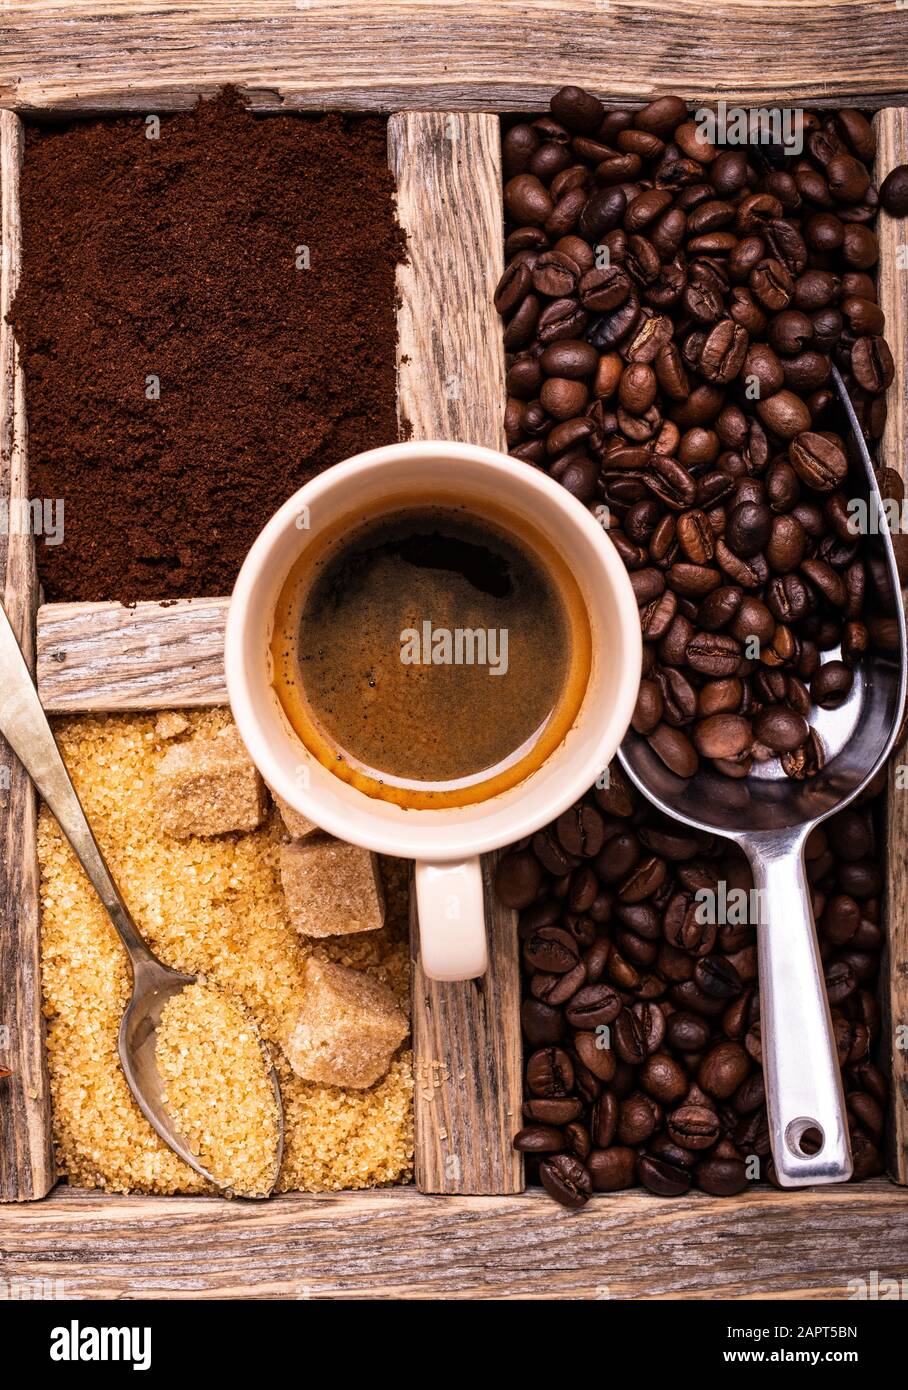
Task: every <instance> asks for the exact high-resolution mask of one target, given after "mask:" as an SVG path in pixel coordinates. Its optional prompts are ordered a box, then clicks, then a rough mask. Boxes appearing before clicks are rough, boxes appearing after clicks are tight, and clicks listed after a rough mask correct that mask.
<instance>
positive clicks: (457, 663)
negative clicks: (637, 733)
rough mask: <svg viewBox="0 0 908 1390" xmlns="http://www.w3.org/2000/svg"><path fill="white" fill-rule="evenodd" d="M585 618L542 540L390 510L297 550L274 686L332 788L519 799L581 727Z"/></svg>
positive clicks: (276, 640)
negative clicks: (335, 784)
mask: <svg viewBox="0 0 908 1390" xmlns="http://www.w3.org/2000/svg"><path fill="white" fill-rule="evenodd" d="M591 652H592V642H591V632H590V619H589V615H588V613H587V609H586V605H585V603H584V600H583V597H582V595H581V592H580V589H579V586H578V584H577V581H576V580H575V578H574V576H573V574H572V573H571V570H570V568H569V566H568V565H567V564H566V563H565V561H564V560H563V559H562V558H561V556H560V555H558V554H557V553H556V551H555V550H554V548H553V547H552V546H551V545H550V544H549V543H548V542H547V540H546V538H545V537H544V535H543V534H542V533H541V531H539V530H538V529H537V528H536V527H535V526H533V525H531V524H530V523H528V522H525V521H523V520H522V519H519V518H515V517H514V516H511V515H505V514H504V512H502V513H501V514H498V513H497V512H496V511H495V510H493V509H492V508H491V507H490V505H489V504H488V502H485V501H484V502H483V503H482V504H479V503H478V502H477V503H476V504H475V505H473V504H471V503H470V502H469V501H466V502H463V503H458V504H456V505H455V504H453V503H451V502H447V501H446V502H445V503H443V504H439V503H437V502H433V501H432V500H431V498H429V497H428V496H426V497H419V496H416V497H414V496H404V497H397V498H390V499H387V500H386V501H385V502H383V503H382V504H381V505H380V506H378V507H375V508H373V509H372V510H371V511H367V512H365V513H364V512H363V511H362V509H360V510H359V511H357V512H351V513H350V514H349V515H348V516H346V517H343V518H341V520H340V521H338V522H335V523H334V524H333V525H332V526H331V527H330V529H329V530H327V531H326V532H325V534H324V535H321V536H318V535H315V536H313V537H312V539H311V540H310V541H309V543H308V544H307V545H306V546H305V548H304V550H303V551H302V553H301V555H300V557H299V559H298V560H297V562H296V563H295V565H294V566H293V568H292V569H291V571H290V574H289V576H288V577H287V579H286V581H285V583H284V585H283V588H282V590H281V593H280V596H279V599H278V602H277V606H276V610H275V615H274V627H273V636H272V641H271V657H272V680H273V686H274V689H275V691H276V694H277V696H278V699H279V701H280V704H281V706H282V708H283V711H284V713H285V715H286V717H287V719H288V721H289V723H290V725H291V727H292V728H293V730H294V731H295V733H296V735H297V737H298V738H299V739H300V740H301V741H302V743H303V744H304V745H305V747H306V748H307V749H308V750H309V752H310V753H312V754H313V755H314V756H315V757H316V758H317V759H318V761H319V762H320V763H322V765H323V766H324V767H326V768H328V769H329V770H330V771H331V772H332V773H334V775H335V776H337V777H339V778H341V779H342V780H343V781H345V782H348V783H350V784H351V785H352V786H354V787H356V788H357V789H358V790H360V791H362V792H364V793H366V795H368V796H371V797H374V798H376V799H378V800H381V801H389V802H393V803H395V804H396V805H398V806H401V807H405V808H411V809H414V810H427V809H441V808H444V807H452V806H467V805H471V804H473V803H476V802H480V801H485V800H487V799H488V798H489V797H492V796H495V795H497V794H498V793H500V792H503V791H506V790H507V789H508V788H510V787H513V786H516V785H517V784H518V783H520V782H522V781H523V780H524V779H525V778H527V777H529V776H530V775H531V774H532V773H533V772H535V771H536V769H537V768H539V767H540V766H541V765H542V764H543V763H544V762H545V760H546V759H547V758H548V757H549V756H550V754H551V753H552V752H553V751H554V750H555V749H556V748H557V747H558V746H559V744H561V742H562V741H563V740H564V738H565V736H566V734H567V733H568V731H569V730H570V728H571V726H572V725H573V724H574V722H575V720H576V718H577V716H578V714H579V711H580V708H581V705H582V703H583V698H584V695H585V693H586V689H587V684H588V682H589V677H590V667H591Z"/></svg>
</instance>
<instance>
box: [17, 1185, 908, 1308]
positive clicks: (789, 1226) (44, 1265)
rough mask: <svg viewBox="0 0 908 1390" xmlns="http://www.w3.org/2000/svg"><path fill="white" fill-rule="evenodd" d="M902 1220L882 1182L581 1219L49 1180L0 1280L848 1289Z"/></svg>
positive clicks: (558, 1292) (475, 1292) (532, 1202)
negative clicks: (231, 1197) (76, 1186)
mask: <svg viewBox="0 0 908 1390" xmlns="http://www.w3.org/2000/svg"><path fill="white" fill-rule="evenodd" d="M906 1216H908V1193H906V1192H904V1191H902V1190H900V1189H899V1188H896V1187H893V1186H892V1185H891V1184H890V1183H887V1182H886V1181H885V1180H880V1181H875V1182H869V1183H861V1184H857V1185H855V1186H854V1187H826V1188H818V1189H815V1190H813V1191H810V1190H808V1189H804V1190H799V1191H795V1190H791V1191H788V1192H785V1193H782V1192H776V1191H774V1190H773V1189H771V1188H766V1187H761V1188H758V1189H756V1190H754V1191H752V1192H748V1193H746V1194H743V1195H742V1196H740V1197H735V1198H729V1199H725V1198H717V1197H707V1196H704V1195H703V1194H702V1193H696V1194H693V1195H688V1196H686V1197H679V1198H675V1199H673V1200H672V1201H668V1202H667V1201H662V1200H660V1199H659V1198H657V1197H653V1196H651V1195H650V1194H649V1193H644V1192H625V1193H619V1194H616V1195H615V1196H601V1197H597V1198H594V1199H593V1201H592V1202H590V1203H589V1204H588V1205H587V1206H586V1207H585V1208H584V1209H583V1211H582V1212H579V1213H568V1212H565V1211H564V1210H563V1209H562V1208H559V1207H556V1206H555V1204H554V1203H553V1202H551V1201H550V1200H549V1198H548V1197H545V1196H544V1195H542V1194H541V1193H539V1192H538V1191H534V1192H527V1193H525V1194H523V1195H522V1196H510V1197H427V1196H422V1195H421V1194H420V1193H418V1192H416V1191H414V1189H413V1188H397V1189H387V1190H383V1191H371V1192H348V1193H343V1194H331V1195H324V1196H317V1197H312V1196H287V1197H275V1198H272V1200H271V1201H270V1202H263V1203H256V1202H225V1201H223V1199H221V1198H202V1197H171V1198H157V1197H132V1198H130V1197H116V1196H101V1195H100V1194H97V1193H84V1192H73V1191H71V1190H70V1189H68V1188H66V1187H60V1188H58V1189H57V1190H56V1191H55V1192H54V1193H53V1194H52V1195H51V1196H50V1197H48V1198H47V1200H46V1201H44V1202H41V1203H40V1204H36V1205H33V1206H28V1207H8V1208H6V1209H5V1210H3V1211H0V1279H3V1280H6V1281H7V1282H8V1283H10V1284H11V1281H13V1280H23V1281H27V1280H31V1279H42V1280H51V1281H53V1280H61V1281H62V1284H61V1285H60V1286H59V1287H58V1290H57V1292H58V1294H59V1295H60V1296H62V1297H65V1298H76V1299H79V1298H87V1299H98V1298H116V1299H127V1300H128V1299H143V1298H167V1299H197V1298H206V1299H219V1298H234V1299H236V1298H256V1299H268V1298H275V1299H276V1298H282V1299H288V1298H305V1297H307V1296H308V1297H311V1298H331V1299H337V1298H363V1299H367V1298H368V1299H376V1298H378V1299H397V1298H420V1299H424V1298H433V1299H434V1298H469V1299H504V1298H539V1299H556V1298H557V1299H604V1298H611V1299H623V1298H634V1299H640V1298H643V1299H655V1298H792V1297H795V1298H799V1299H830V1298H847V1297H848V1296H849V1294H850V1293H851V1292H853V1286H851V1287H850V1286H849V1281H850V1280H854V1279H862V1278H863V1279H865V1280H866V1279H867V1278H868V1276H869V1275H870V1272H871V1271H872V1270H877V1271H879V1274H880V1277H881V1278H882V1277H887V1276H893V1275H894V1276H896V1277H897V1276H898V1275H899V1274H900V1273H903V1272H904V1270H905V1269H906V1267H908V1221H906ZM843 1251H847V1257H844V1258H843ZM200 1252H204V1256H203V1258H200ZM11 1287H12V1288H15V1285H12V1284H11ZM20 1287H21V1286H20ZM26 1287H27V1286H26ZM14 1296H15V1295H14Z"/></svg>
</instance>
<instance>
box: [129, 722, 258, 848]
mask: <svg viewBox="0 0 908 1390" xmlns="http://www.w3.org/2000/svg"><path fill="white" fill-rule="evenodd" d="M155 779H156V782H157V810H158V814H159V816H160V822H161V828H162V829H163V830H164V831H165V832H166V833H167V834H168V835H172V836H173V837H174V839H177V840H185V839H187V838H188V837H189V836H190V835H223V834H226V832H227V831H229V830H254V829H255V828H256V826H258V825H261V823H262V820H263V819H264V816H265V809H266V804H267V803H266V800H265V784H264V782H263V781H262V779H261V777H260V776H259V774H258V772H257V771H256V769H255V767H254V765H253V763H252V760H251V759H250V757H249V754H248V753H247V752H246V749H245V746H244V744H243V741H242V739H241V738H240V735H239V732H238V731H237V729H236V726H235V725H233V724H228V726H227V727H226V728H225V729H219V730H218V732H217V733H216V734H214V735H213V736H212V735H210V734H206V735H201V734H197V735H196V737H195V738H192V739H190V740H189V741H188V742H186V743H175V744H174V745H173V747H171V748H168V750H167V752H166V753H165V754H164V756H163V758H162V759H161V761H160V763H159V764H158V767H157V769H156V771H155Z"/></svg>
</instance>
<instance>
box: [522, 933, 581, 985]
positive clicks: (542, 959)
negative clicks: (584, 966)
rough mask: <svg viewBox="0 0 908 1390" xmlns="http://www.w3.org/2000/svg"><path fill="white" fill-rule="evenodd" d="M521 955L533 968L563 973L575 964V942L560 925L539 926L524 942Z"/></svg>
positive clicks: (557, 973)
mask: <svg viewBox="0 0 908 1390" xmlns="http://www.w3.org/2000/svg"><path fill="white" fill-rule="evenodd" d="M523 957H524V960H525V961H526V963H527V965H528V966H530V968H531V969H533V970H542V971H544V972H545V973H546V974H549V975H564V974H565V973H566V972H567V971H568V970H573V969H574V967H575V966H576V965H577V957H578V950H577V943H576V941H575V940H574V938H573V937H572V936H571V934H570V932H567V931H564V929H563V928H561V927H540V928H539V929H538V930H537V931H534V932H533V934H532V935H531V936H530V937H528V938H527V940H526V941H525V942H524V944H523Z"/></svg>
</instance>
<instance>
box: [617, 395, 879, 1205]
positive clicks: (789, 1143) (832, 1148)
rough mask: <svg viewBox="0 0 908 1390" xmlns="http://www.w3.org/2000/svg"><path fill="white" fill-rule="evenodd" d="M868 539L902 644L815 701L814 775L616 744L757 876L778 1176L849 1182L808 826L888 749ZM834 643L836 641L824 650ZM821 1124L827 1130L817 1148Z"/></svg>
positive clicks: (865, 461)
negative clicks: (884, 625) (883, 634)
mask: <svg viewBox="0 0 908 1390" xmlns="http://www.w3.org/2000/svg"><path fill="white" fill-rule="evenodd" d="M832 377H833V383H834V385H835V389H836V391H837V392H838V395H839V398H840V400H841V403H842V406H843V408H844V410H845V413H846V414H847V416H848V422H849V425H850V431H851V452H852V455H853V461H855V460H857V461H859V462H860V463H861V464H862V465H863V469H864V472H865V473H866V475H867V482H868V488H869V495H870V497H871V498H873V497H875V498H876V499H877V501H879V498H880V494H879V487H878V484H877V480H876V475H875V473H874V471H873V463H872V461H871V458H870V454H869V453H868V451H867V446H866V444H865V442H864V437H863V434H862V433H861V429H860V426H859V424H858V421H857V418H856V417H855V413H854V409H853V407H852V405H851V401H850V400H849V398H848V393H847V391H846V390H845V384H844V382H843V381H842V378H841V376H840V375H839V373H838V371H837V370H836V369H835V367H833V369H832ZM875 544H876V546H877V547H878V550H877V554H878V555H879V556H880V558H881V559H882V560H883V561H884V563H885V573H886V575H887V577H888V586H889V595H888V603H887V608H888V612H887V614H886V616H887V617H890V618H892V619H893V621H894V623H895V625H896V628H897V632H898V651H897V653H896V652H895V651H893V652H892V653H891V654H890V653H886V652H880V651H878V650H875V651H872V652H870V653H869V654H868V655H867V656H866V657H864V658H863V660H862V661H861V662H860V664H859V665H858V666H857V668H856V669H855V673H854V677H855V678H854V685H853V687H852V690H851V693H850V695H849V696H848V698H847V699H846V700H845V702H844V703H843V704H842V705H840V706H839V707H838V708H837V709H834V710H822V709H816V708H814V709H813V710H812V711H811V716H810V722H811V724H812V725H813V727H814V728H815V729H816V730H817V732H818V734H819V735H820V738H821V740H822V742H823V746H824V749H825V754H826V762H825V766H824V767H823V769H822V771H820V772H819V773H818V774H817V775H816V776H814V777H811V778H808V779H807V780H805V781H803V782H798V781H792V780H791V779H789V778H788V777H786V775H785V773H784V772H783V771H782V770H781V767H780V766H779V764H778V762H777V761H773V762H770V763H764V764H761V765H759V766H758V767H755V769H754V771H753V773H751V775H749V776H748V777H747V778H743V779H741V780H740V781H737V780H733V779H731V778H727V777H723V776H722V775H721V774H719V773H716V772H709V771H702V772H699V773H697V774H696V775H695V776H694V777H691V778H690V779H688V780H684V779H682V778H680V777H678V776H676V775H675V774H674V773H672V772H670V771H669V770H668V768H667V767H665V765H664V764H663V763H662V762H661V760H660V759H659V758H658V757H657V756H656V754H655V753H654V752H653V751H652V749H651V748H650V746H649V744H648V743H647V742H646V740H645V739H644V738H641V737H640V736H639V735H637V734H635V733H633V732H631V733H629V734H628V735H627V737H626V738H625V740H624V743H623V744H622V747H621V749H620V753H619V756H620V759H621V763H622V765H623V767H624V768H625V770H626V771H627V773H628V775H629V776H630V778H631V779H632V781H633V782H634V783H636V785H637V786H638V787H639V789H640V790H641V791H642V792H643V794H644V795H645V796H647V797H648V798H649V800H650V801H652V802H653V803H654V804H655V805H656V806H657V807H658V808H659V809H660V810H661V811H663V812H664V813H665V814H666V815H668V816H672V817H674V819H675V820H678V821H681V822H682V823H683V824H685V825H687V826H690V827H692V828H693V829H696V830H703V831H708V832H709V833H718V834H720V835H725V836H727V837H728V838H729V839H730V840H734V841H735V843H736V844H738V845H740V847H741V848H742V850H743V851H744V853H745V854H746V855H747V858H748V860H749V861H750V866H751V869H752V871H753V877H754V886H755V887H756V888H757V889H758V890H761V891H760V894H759V897H758V899H757V901H758V902H759V903H760V904H761V911H760V918H761V920H760V922H759V923H758V924H757V925H758V933H757V935H758V945H759V961H760V1027H761V1041H762V1051H763V1071H764V1078H765V1083H766V1103H767V1110H768V1113H769V1133H770V1142H771V1145H772V1156H773V1161H774V1164H775V1169H776V1173H777V1175H778V1179H779V1182H780V1183H781V1185H782V1186H783V1187H801V1186H805V1185H807V1184H809V1183H832V1182H844V1181H845V1180H846V1179H847V1178H849V1177H850V1176H851V1172H852V1161H851V1148H850V1144H849V1139H848V1126H847V1123H846V1119H845V1103H844V1097H843V1095H842V1081H841V1075H840V1072H839V1068H838V1065H837V1061H836V1053H835V1046H834V1043H833V1037H832V1024H831V1020H830V1015H829V1004H828V1001H827V998H826V989H825V984H824V980H823V969H822V965H821V962H820V957H819V951H818V949H817V938H816V930H815V927H814V922H813V913H812V908H811V894H810V887H809V885H808V882H807V876H806V873H805V868H804V845H805V841H806V840H807V837H808V835H809V834H810V832H811V830H813V828H814V826H816V825H819V824H820V822H821V821H823V820H825V819H826V817H827V816H831V815H833V814H834V813H835V812H836V811H841V810H842V809H843V808H844V807H845V806H847V805H848V803H849V802H850V801H853V800H854V798H855V797H856V796H858V794H859V793H860V792H861V791H862V790H863V788H864V787H865V786H866V785H867V784H868V782H870V780H871V779H872V778H873V776H874V774H875V773H876V772H877V771H878V770H879V768H880V767H881V765H882V764H883V762H884V761H885V760H886V758H887V757H888V755H889V753H890V752H891V750H892V747H893V745H894V743H895V740H896V737H897V735H898V732H899V728H900V726H901V722H902V714H903V710H904V706H905V682H906V673H905V622H904V616H903V613H902V605H901V600H900V586H899V580H898V573H897V570H896V564H895V555H894V552H893V549H892V541H891V539H890V536H889V531H888V528H887V527H886V525H885V523H883V522H881V524H880V534H879V536H878V537H876V538H875ZM839 655H840V653H839V651H838V649H836V650H834V651H830V652H827V653H825V654H824V659H830V660H832V659H835V658H836V657H838V656H839ZM812 1131H815V1132H816V1133H812ZM817 1135H819V1136H820V1137H821V1138H822V1143H821V1144H820V1146H819V1148H816V1143H817ZM805 1136H806V1139H805Z"/></svg>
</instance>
